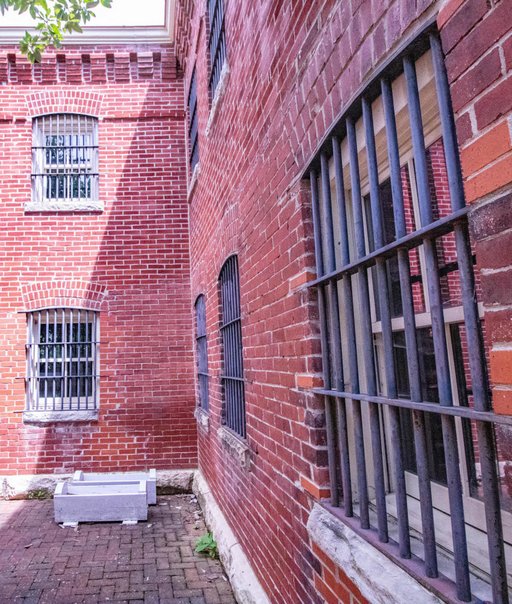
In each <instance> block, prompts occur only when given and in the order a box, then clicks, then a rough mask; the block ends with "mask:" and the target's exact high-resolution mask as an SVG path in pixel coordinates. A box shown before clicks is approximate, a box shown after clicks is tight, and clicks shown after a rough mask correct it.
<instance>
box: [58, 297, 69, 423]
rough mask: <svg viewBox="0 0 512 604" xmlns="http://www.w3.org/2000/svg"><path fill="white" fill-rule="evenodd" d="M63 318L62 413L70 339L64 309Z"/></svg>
mask: <svg viewBox="0 0 512 604" xmlns="http://www.w3.org/2000/svg"><path fill="white" fill-rule="evenodd" d="M61 317H62V371H61V397H60V409H61V411H63V410H64V397H65V395H66V392H67V385H66V373H67V368H66V364H67V344H66V340H67V337H68V336H67V327H66V311H65V310H64V308H63V309H62V313H61Z"/></svg>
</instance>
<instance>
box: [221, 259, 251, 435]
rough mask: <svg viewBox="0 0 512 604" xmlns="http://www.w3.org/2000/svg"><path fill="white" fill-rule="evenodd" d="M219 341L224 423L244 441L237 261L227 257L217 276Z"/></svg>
mask: <svg viewBox="0 0 512 604" xmlns="http://www.w3.org/2000/svg"><path fill="white" fill-rule="evenodd" d="M219 286H220V301H221V326H220V332H221V338H222V367H223V375H222V392H223V402H224V407H223V423H224V424H225V425H226V426H227V427H228V428H229V429H230V430H232V431H233V432H234V433H235V434H237V435H238V436H240V437H242V438H245V435H246V418H245V392H244V391H245V387H244V369H243V356H242V321H241V316H240V279H239V274H238V259H237V257H236V256H230V257H229V258H228V259H227V260H226V262H225V263H224V266H223V267H222V270H221V272H220V277H219Z"/></svg>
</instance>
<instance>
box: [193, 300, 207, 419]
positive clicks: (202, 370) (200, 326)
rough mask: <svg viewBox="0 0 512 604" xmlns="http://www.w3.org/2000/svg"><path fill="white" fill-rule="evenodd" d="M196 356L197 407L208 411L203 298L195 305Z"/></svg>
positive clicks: (204, 305)
mask: <svg viewBox="0 0 512 604" xmlns="http://www.w3.org/2000/svg"><path fill="white" fill-rule="evenodd" d="M195 310H196V354H197V384H198V389H199V392H198V395H199V398H198V405H199V407H200V408H201V409H203V410H204V411H208V344H207V341H206V304H205V299H204V296H203V295H202V294H201V295H200V296H198V297H197V300H196V304H195Z"/></svg>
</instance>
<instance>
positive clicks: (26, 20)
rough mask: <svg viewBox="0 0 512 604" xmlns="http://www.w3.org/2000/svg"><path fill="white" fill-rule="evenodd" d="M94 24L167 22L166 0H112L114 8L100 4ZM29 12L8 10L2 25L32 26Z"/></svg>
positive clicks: (96, 10) (161, 23)
mask: <svg viewBox="0 0 512 604" xmlns="http://www.w3.org/2000/svg"><path fill="white" fill-rule="evenodd" d="M94 12H95V13H96V18H95V19H93V20H92V21H91V22H90V25H93V26H100V27H101V26H107V27H108V26H123V25H126V26H134V25H135V26H151V25H160V26H163V25H164V23H165V0H112V8H110V9H107V8H103V7H102V6H98V7H97V8H95V9H94ZM31 24H32V20H31V19H30V16H28V13H24V14H23V15H18V14H17V13H15V12H13V11H8V12H6V13H5V15H3V16H2V15H0V27H30V25H31Z"/></svg>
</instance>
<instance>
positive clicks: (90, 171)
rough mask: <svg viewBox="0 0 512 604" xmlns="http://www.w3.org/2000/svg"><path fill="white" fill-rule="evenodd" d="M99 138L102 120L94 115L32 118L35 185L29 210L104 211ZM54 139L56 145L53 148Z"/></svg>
mask: <svg viewBox="0 0 512 604" xmlns="http://www.w3.org/2000/svg"><path fill="white" fill-rule="evenodd" d="M98 136H99V120H98V118H97V117H96V116H93V115H89V114H85V113H73V112H55V113H46V114H42V115H37V116H34V117H33V118H32V168H31V182H32V185H31V200H30V202H28V203H26V204H25V209H26V210H28V211H30V210H35V211H38V210H40V211H45V210H64V211H73V210H102V209H103V204H102V203H101V202H100V200H99V179H100V174H99V140H98ZM50 137H53V138H54V139H55V144H49V142H48V139H49V138H50ZM51 142H52V141H50V143H51ZM60 142H62V144H60ZM54 160H55V161H54ZM84 192H85V193H84Z"/></svg>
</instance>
